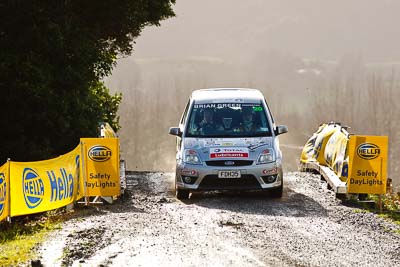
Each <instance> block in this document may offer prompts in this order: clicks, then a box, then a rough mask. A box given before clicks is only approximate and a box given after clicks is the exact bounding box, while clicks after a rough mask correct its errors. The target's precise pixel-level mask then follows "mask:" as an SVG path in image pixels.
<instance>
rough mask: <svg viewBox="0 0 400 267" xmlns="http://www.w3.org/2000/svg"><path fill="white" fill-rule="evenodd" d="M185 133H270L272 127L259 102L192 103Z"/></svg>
mask: <svg viewBox="0 0 400 267" xmlns="http://www.w3.org/2000/svg"><path fill="white" fill-rule="evenodd" d="M186 136H187V137H256V136H271V129H270V126H269V123H268V119H267V116H266V111H265V109H264V106H263V105H262V104H261V103H254V104H250V103H246V104H242V103H209V104H196V103H195V104H194V105H193V109H192V111H191V113H190V116H189V122H188V127H187V130H186Z"/></svg>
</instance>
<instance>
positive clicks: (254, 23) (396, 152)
mask: <svg viewBox="0 0 400 267" xmlns="http://www.w3.org/2000/svg"><path fill="white" fill-rule="evenodd" d="M174 10H175V12H176V17H175V18H172V19H169V20H167V21H164V22H163V23H162V25H161V27H148V28H145V29H144V31H143V32H142V35H141V36H140V37H139V38H137V39H136V44H135V46H134V53H133V55H132V56H131V57H128V58H121V59H119V60H118V64H117V66H116V68H115V70H114V72H113V74H112V75H111V76H110V77H107V79H106V84H107V85H108V86H109V87H110V88H111V90H112V91H113V92H122V93H123V102H122V104H121V107H120V112H119V113H120V116H121V119H120V122H121V126H122V129H121V130H120V132H119V135H120V138H121V149H122V156H123V158H125V160H126V161H127V168H128V169H129V170H162V171H174V162H175V138H174V137H172V136H170V135H168V128H169V127H171V126H176V125H177V124H178V120H179V118H180V116H181V113H182V111H183V108H184V106H185V104H186V102H187V100H188V97H189V95H190V93H191V91H192V90H195V89H199V88H209V87H251V88H257V89H260V90H261V91H262V92H263V93H264V95H265V96H266V99H267V101H268V102H269V105H270V107H271V110H272V112H273V115H274V117H275V120H276V121H277V123H278V124H285V125H288V127H289V133H288V134H286V135H284V136H282V137H281V144H282V145H283V153H284V158H285V163H284V164H285V169H286V170H287V171H291V170H295V169H296V167H297V162H298V159H299V157H300V148H301V146H302V145H304V143H305V142H306V141H307V139H308V138H309V137H310V136H311V135H312V133H313V132H314V131H315V130H316V129H317V128H318V125H319V124H321V123H323V122H329V121H339V122H342V123H343V124H345V125H348V126H351V127H352V128H351V129H350V132H351V133H353V134H365V135H388V136H389V140H390V153H389V155H390V162H389V177H392V178H393V180H394V182H395V185H400V179H399V174H400V168H399V167H398V166H397V165H398V164H397V162H399V159H400V137H398V136H399V132H400V127H399V125H398V124H399V123H398V120H399V119H398V118H399V117H400V116H399V115H400V106H399V105H398V104H397V101H396V99H399V97H400V90H399V89H400V76H399V75H400V72H399V70H400V68H399V64H400V49H399V47H400V27H398V25H400V16H398V11H399V10H400V1H395V0H393V1H391V0H376V1H373V0H370V1H368V0H336V1H329V3H328V1H320V0H302V1H293V0H276V1H271V0H251V1H238V0H213V1H211V0H201V1H199V0H197V1H194V0H184V1H183V0H177V4H176V5H175V8H174Z"/></svg>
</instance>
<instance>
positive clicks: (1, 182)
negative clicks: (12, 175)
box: [0, 162, 10, 222]
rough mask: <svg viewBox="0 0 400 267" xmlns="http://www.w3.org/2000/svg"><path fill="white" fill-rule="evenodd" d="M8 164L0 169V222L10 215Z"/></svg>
mask: <svg viewBox="0 0 400 267" xmlns="http://www.w3.org/2000/svg"><path fill="white" fill-rule="evenodd" d="M9 164H10V163H9V162H7V163H6V164H4V165H3V166H1V167H0V222H1V221H2V220H4V219H6V218H7V217H8V216H9V215H10V210H9V209H10V201H9V200H10V180H9V176H8V168H9Z"/></svg>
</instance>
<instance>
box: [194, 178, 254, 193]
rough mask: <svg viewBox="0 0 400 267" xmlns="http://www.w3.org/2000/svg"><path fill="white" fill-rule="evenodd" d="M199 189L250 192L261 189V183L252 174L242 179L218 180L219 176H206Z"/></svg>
mask: <svg viewBox="0 0 400 267" xmlns="http://www.w3.org/2000/svg"><path fill="white" fill-rule="evenodd" d="M199 189H208V190H223V189H231V190H245V189H247V190H250V189H261V186H260V183H259V182H258V181H257V179H256V178H255V177H254V176H253V175H250V174H244V175H242V177H241V178H218V175H206V176H205V177H204V178H203V180H202V181H201V183H200V185H199Z"/></svg>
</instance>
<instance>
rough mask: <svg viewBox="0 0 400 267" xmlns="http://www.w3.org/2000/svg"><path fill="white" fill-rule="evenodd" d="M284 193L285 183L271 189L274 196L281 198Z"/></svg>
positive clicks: (271, 194)
mask: <svg viewBox="0 0 400 267" xmlns="http://www.w3.org/2000/svg"><path fill="white" fill-rule="evenodd" d="M282 194H283V184H281V185H280V186H279V187H277V188H274V189H271V190H270V196H271V197H272V198H281V197H282Z"/></svg>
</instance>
